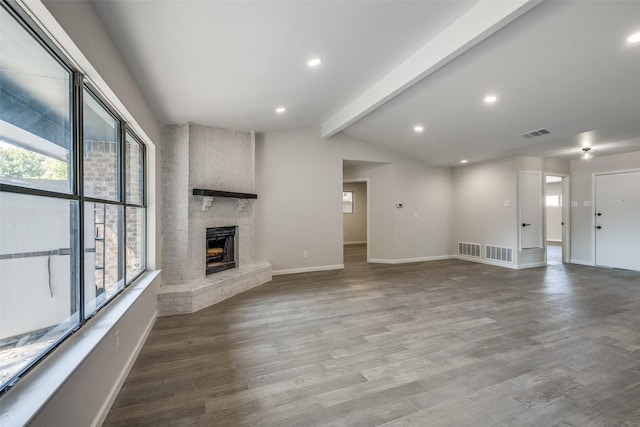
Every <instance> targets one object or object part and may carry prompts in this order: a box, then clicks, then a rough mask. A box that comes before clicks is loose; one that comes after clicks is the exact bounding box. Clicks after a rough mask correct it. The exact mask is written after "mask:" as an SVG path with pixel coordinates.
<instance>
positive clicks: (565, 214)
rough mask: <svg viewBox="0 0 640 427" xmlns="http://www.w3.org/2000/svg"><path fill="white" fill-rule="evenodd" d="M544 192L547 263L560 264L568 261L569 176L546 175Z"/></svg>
mask: <svg viewBox="0 0 640 427" xmlns="http://www.w3.org/2000/svg"><path fill="white" fill-rule="evenodd" d="M544 194H545V200H544V202H545V203H544V204H545V208H544V214H545V225H546V227H545V246H546V257H547V265H562V263H565V262H566V263H568V262H570V256H569V243H570V242H569V230H570V227H569V205H568V203H567V200H568V195H569V177H568V176H559V175H546V176H545V191H544Z"/></svg>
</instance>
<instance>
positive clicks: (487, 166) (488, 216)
mask: <svg viewBox="0 0 640 427" xmlns="http://www.w3.org/2000/svg"><path fill="white" fill-rule="evenodd" d="M520 171H527V172H541V173H542V174H543V175H544V174H545V173H547V174H559V175H563V174H568V173H569V163H568V162H566V161H562V160H556V159H543V158H538V157H512V158H507V159H497V160H492V161H487V162H482V163H477V164H471V165H464V166H458V167H456V168H455V169H454V173H453V176H454V190H453V191H454V198H455V201H454V215H455V220H454V233H453V241H452V244H453V245H456V247H457V243H458V242H469V243H479V244H481V245H482V249H484V245H486V244H490V245H495V246H502V247H507V248H512V249H513V255H514V256H513V258H514V263H513V264H514V265H513V266H514V267H517V268H522V267H528V266H535V265H539V264H540V263H543V262H544V259H545V258H544V249H539V250H525V251H518V233H519V223H518V176H519V172H520ZM506 205H508V206H506ZM483 255H484V254H483Z"/></svg>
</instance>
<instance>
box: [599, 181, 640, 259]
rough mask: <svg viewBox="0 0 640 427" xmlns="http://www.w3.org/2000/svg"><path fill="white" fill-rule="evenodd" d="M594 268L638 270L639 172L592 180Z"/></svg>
mask: <svg viewBox="0 0 640 427" xmlns="http://www.w3.org/2000/svg"><path fill="white" fill-rule="evenodd" d="M595 202H596V205H595V215H596V216H595V227H596V230H595V235H596V237H595V245H596V260H595V263H596V265H600V266H605V267H615V268H624V269H628V270H640V172H627V173H613V174H606V175H596V177H595Z"/></svg>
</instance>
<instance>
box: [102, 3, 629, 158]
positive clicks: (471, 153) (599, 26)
mask: <svg viewBox="0 0 640 427" xmlns="http://www.w3.org/2000/svg"><path fill="white" fill-rule="evenodd" d="M520 2H521V3H523V4H524V3H527V0H520ZM483 3H493V4H498V3H500V1H498V0H488V1H487V0H485V1H484V2H483ZM502 3H504V2H502ZM529 3H530V4H529V5H528V6H526V10H525V9H522V10H521V11H520V12H519V13H524V15H522V16H520V17H515V16H511V17H510V18H509V19H506V20H505V19H496V25H494V26H492V29H491V32H493V31H497V32H495V33H494V34H493V35H490V36H488V38H486V39H485V40H483V41H479V40H477V41H476V42H478V41H479V43H478V44H476V45H475V46H471V45H468V46H464V48H462V47H463V46H461V49H459V50H458V51H456V53H455V54H454V55H451V56H450V57H448V58H447V60H446V61H443V62H442V64H440V65H439V66H438V67H433V68H431V69H428V70H427V69H426V68H425V70H424V71H425V73H423V74H424V75H420V79H421V80H420V81H419V82H417V83H416V84H413V83H414V82H415V81H411V82H409V80H407V83H408V84H406V85H405V86H410V87H408V88H407V87H405V86H403V87H402V88H401V90H398V91H395V92H392V91H389V92H388V94H387V95H388V96H386V97H384V102H381V103H378V104H382V105H381V106H378V104H375V106H376V107H377V108H376V109H373V111H372V112H369V110H371V108H370V109H368V110H365V109H362V111H361V113H362V114H360V116H362V115H363V116H364V117H362V118H360V119H359V120H357V121H355V123H353V124H351V122H347V121H345V122H344V123H345V126H346V128H345V129H344V130H343V132H345V133H347V134H349V135H351V136H353V137H356V138H359V139H362V140H365V141H368V142H370V143H372V144H379V145H383V146H389V147H391V148H393V149H396V150H399V151H403V152H405V153H407V154H409V155H411V156H413V157H415V158H418V159H421V160H423V161H424V162H425V163H428V164H433V165H444V166H451V165H456V164H458V162H459V160H460V159H462V158H467V159H468V160H469V161H470V162H475V161H481V160H486V159H490V158H496V157H504V156H512V155H535V156H543V157H564V158H569V159H574V158H577V157H578V155H579V153H580V149H581V144H584V141H585V140H586V139H588V140H589V143H590V144H591V146H592V147H593V152H594V154H595V155H596V156H597V155H603V154H613V153H619V152H627V151H635V150H640V44H635V45H629V44H628V43H627V42H626V38H627V37H628V36H629V35H631V34H632V33H635V32H638V31H640V1H615V0H613V1H553V0H547V1H545V2H543V3H542V4H540V5H537V6H535V7H533V8H531V7H532V4H531V2H529ZM94 4H95V6H96V9H97V11H98V13H99V14H100V16H101V18H102V19H103V21H104V22H105V24H106V26H107V28H108V30H109V31H110V33H111V36H112V37H113V39H114V41H115V43H116V45H117V46H118V49H119V50H120V52H121V53H122V55H123V57H124V58H125V61H126V62H127V64H128V65H129V67H130V69H131V71H132V72H133V74H134V76H135V77H136V78H137V80H138V83H139V85H140V87H141V89H142V91H143V93H144V95H145V97H146V98H147V101H148V102H149V104H150V105H151V106H152V108H153V109H154V112H155V114H156V116H157V117H158V119H159V120H160V121H161V122H162V123H163V124H170V123H180V122H186V121H191V122H196V123H200V124H205V125H212V126H220V127H229V128H234V129H240V130H246V131H252V130H255V131H258V132H270V131H276V130H284V129H289V128H296V127H302V126H309V125H317V126H318V128H319V129H320V126H321V125H326V124H327V123H329V122H330V120H329V119H332V118H334V117H339V116H340V114H341V111H344V109H345V107H347V106H349V105H350V104H351V103H352V102H353V101H354V100H358V99H359V97H360V98H363V97H364V96H365V95H367V94H368V93H370V92H371V91H372V90H374V89H376V90H378V89H379V87H380V82H381V81H384V79H385V78H389V77H390V76H391V77H393V76H394V75H395V76H397V75H398V74H399V71H402V70H401V68H402V65H403V64H404V63H406V62H409V60H411V59H412V56H415V54H416V52H419V51H420V50H421V49H423V50H424V48H429V44H430V43H432V44H433V43H434V40H436V39H437V36H438V34H444V35H446V36H447V38H455V37H449V34H453V33H452V32H451V31H452V30H455V29H456V25H457V26H458V27H460V26H461V23H463V22H464V21H463V20H462V19H460V18H461V17H463V15H465V14H467V15H466V16H467V17H468V16H469V14H470V13H471V12H472V11H473V9H474V8H476V10H477V8H478V7H480V6H482V5H479V4H478V2H476V1H398V0H396V1H297V2H294V1H252V2H250V1H180V2H178V1H94ZM485 6H486V5H485ZM528 9H530V10H528ZM527 10H528V11H527ZM459 19H460V20H459ZM514 19H515V20H514ZM456 21H457V22H456ZM509 21H512V22H511V23H509ZM458 30H459V29H458ZM454 35H455V34H454ZM487 35H488V34H486V35H484V36H483V37H482V38H484V37H486V36H487ZM440 38H441V39H442V38H443V36H441V37H440ZM467 49H468V50H467ZM314 56H320V57H321V58H322V59H323V63H322V65H320V67H318V68H316V69H310V68H308V67H307V65H306V61H307V60H308V59H310V58H311V57H314ZM423 63H424V61H423ZM414 68H415V66H414ZM427 71H428V72H427ZM394 73H395V74H394ZM418 80H419V79H418ZM398 93H399V94H398ZM489 93H495V94H496V95H497V96H498V101H497V102H496V103H494V104H492V105H486V104H485V103H484V102H483V98H484V96H485V95H486V94H489ZM383 95H384V93H383ZM396 95H397V96H396ZM281 105H282V106H285V107H286V108H287V112H286V113H285V114H282V115H278V114H276V113H275V112H274V110H275V108H276V107H278V106H281ZM416 124H421V125H423V126H424V128H425V130H424V132H422V133H421V134H416V133H415V132H414V131H413V126H414V125H416ZM542 127H546V128H547V129H549V130H550V131H551V134H550V135H546V136H543V137H539V138H535V139H524V138H522V137H521V136H520V134H522V133H524V132H527V131H531V130H534V129H538V128H542ZM319 132H320V131H319Z"/></svg>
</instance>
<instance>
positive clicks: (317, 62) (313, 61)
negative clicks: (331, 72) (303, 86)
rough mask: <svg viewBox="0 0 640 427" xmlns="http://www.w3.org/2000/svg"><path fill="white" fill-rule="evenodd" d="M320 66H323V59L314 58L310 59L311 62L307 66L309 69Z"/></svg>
mask: <svg viewBox="0 0 640 427" xmlns="http://www.w3.org/2000/svg"><path fill="white" fill-rule="evenodd" d="M320 64H322V59H320V58H313V59H310V60H309V62H307V65H308V66H309V67H317V66H318V65H320Z"/></svg>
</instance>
